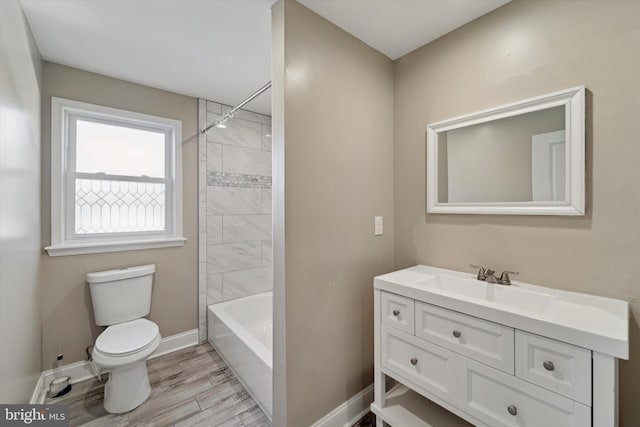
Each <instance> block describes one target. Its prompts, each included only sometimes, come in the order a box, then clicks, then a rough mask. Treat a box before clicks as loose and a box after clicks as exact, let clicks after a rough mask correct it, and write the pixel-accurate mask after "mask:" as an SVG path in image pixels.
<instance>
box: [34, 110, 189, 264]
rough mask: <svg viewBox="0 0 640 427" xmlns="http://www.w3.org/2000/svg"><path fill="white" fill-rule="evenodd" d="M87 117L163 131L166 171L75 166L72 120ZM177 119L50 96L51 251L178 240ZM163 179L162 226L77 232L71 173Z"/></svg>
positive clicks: (88, 176)
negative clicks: (115, 171)
mask: <svg viewBox="0 0 640 427" xmlns="http://www.w3.org/2000/svg"><path fill="white" fill-rule="evenodd" d="M78 120H87V121H92V122H97V123H103V124H107V125H116V126H125V127H129V128H132V129H142V130H149V131H155V132H161V133H164V134H165V177H164V178H157V177H144V176H139V177H135V176H128V175H111V174H103V173H87V172H78V171H77V170H76V164H75V158H76V139H75V132H76V124H77V122H78ZM181 137H182V122H181V121H179V120H174V119H168V118H164V117H158V116H152V115H148V114H142V113H136V112H132V111H127V110H121V109H117V108H111V107H104V106H100V105H95V104H89V103H85V102H79V101H73V100H69V99H64V98H58V97H51V246H47V247H46V248H45V250H46V251H47V253H48V254H49V255H50V256H62V255H79V254H87V253H100V252H116V251H126V250H137V249H151V248H161V247H172V246H182V245H184V242H185V241H186V239H185V238H184V237H183V235H182V144H181ZM102 177H105V178H107V180H110V181H125V180H126V181H128V182H132V181H137V182H148V183H164V184H165V229H164V230H153V231H136V232H111V233H90V234H78V233H76V232H75V184H76V179H82V178H86V179H96V178H102Z"/></svg>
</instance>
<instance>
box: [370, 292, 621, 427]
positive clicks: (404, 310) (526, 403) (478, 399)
mask: <svg viewBox="0 0 640 427" xmlns="http://www.w3.org/2000/svg"><path fill="white" fill-rule="evenodd" d="M374 283H375V282H374ZM472 284H473V283H472ZM482 286H484V284H482ZM383 288H387V289H386V290H385V289H383ZM403 290H404V287H403V286H395V285H394V284H393V283H391V284H389V283H388V282H381V283H380V284H379V286H377V287H376V288H375V289H374V302H375V305H374V309H375V318H374V322H375V323H374V333H375V400H374V402H373V403H372V404H371V410H372V411H373V412H374V413H375V414H376V415H377V423H378V427H382V426H384V425H392V426H394V427H410V426H420V427H428V426H438V425H443V424H442V423H443V422H445V423H446V424H445V425H452V426H458V425H460V426H462V425H468V424H467V422H468V423H471V424H473V425H477V426H486V427H502V426H504V427H507V426H517V427H546V426H563V427H565V426H566V427H588V426H595V427H605V426H607V427H615V426H617V422H618V421H617V358H616V357H613V356H611V355H607V354H603V353H602V352H600V351H597V350H598V349H593V348H592V349H590V348H586V347H583V346H580V345H575V343H569V342H566V341H562V340H559V339H556V338H557V337H550V336H545V335H542V334H540V333H539V332H540V328H537V327H536V323H535V321H534V322H533V323H531V324H532V325H533V326H532V327H531V329H533V331H530V330H527V328H525V327H524V326H527V322H521V321H520V320H519V318H518V317H514V316H512V314H511V313H509V311H510V310H508V309H505V311H506V312H507V314H506V315H504V316H503V317H500V316H493V315H490V316H488V317H491V319H486V318H483V317H480V316H478V315H477V313H481V312H482V309H479V310H476V309H472V310H470V311H471V314H468V313H467V312H461V310H459V309H460V308H461V307H463V306H464V305H459V304H456V302H455V299H454V300H451V301H452V302H451V303H449V301H450V299H449V298H444V299H441V298H439V297H438V295H437V294H434V295H425V296H424V297H422V293H421V291H420V287H418V286H413V287H411V286H409V287H407V291H406V292H403ZM402 293H404V294H402ZM429 296H431V297H429ZM589 297H590V296H589ZM438 303H439V304H438ZM456 308H457V309H458V310H456ZM493 309H494V308H492V310H493ZM511 311H513V310H511ZM488 313H491V312H490V311H489V312H488ZM623 315H624V313H623ZM540 317H541V316H540V315H537V316H536V317H535V318H534V320H535V319H539V318H540ZM496 318H498V319H499V320H500V319H504V321H503V322H497V321H495V319H496ZM511 318H513V319H515V320H514V321H513V322H510V319H511ZM510 323H513V324H510ZM564 326H565V325H558V326H557V329H558V331H560V332H562V329H561V328H562V327H564ZM536 332H537V333H536ZM550 335H553V333H551V334H550ZM594 342H595V341H594ZM595 346H596V345H594V347H595ZM389 378H391V379H393V380H395V383H396V385H395V387H393V388H392V389H391V390H387V388H386V385H387V383H388V381H387V380H388V379H389ZM427 399H428V400H427ZM434 403H435V404H437V405H439V406H440V407H441V408H444V409H446V410H448V411H449V412H451V413H453V414H455V415H457V416H458V417H460V418H456V417H453V416H451V415H450V414H449V415H446V413H445V415H444V416H445V417H447V416H449V417H450V419H449V420H450V421H449V420H447V421H443V418H442V417H443V412H444V411H442V409H441V408H438V409H437V410H434V409H433V408H434V407H435V405H433V404H434ZM421 408H423V409H421ZM424 408H426V409H424ZM433 417H436V418H437V419H436V418H433ZM463 420H464V421H463Z"/></svg>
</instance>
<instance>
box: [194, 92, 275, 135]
mask: <svg viewBox="0 0 640 427" xmlns="http://www.w3.org/2000/svg"><path fill="white" fill-rule="evenodd" d="M270 87H271V82H269V83H267V84H266V85H264V86H262V87H261V88H260V89H258V90H257V91H255V92H254V93H252V94H251V96H249V97H248V98H247V99H245V100H244V101H242V102H241V103H240V104H238V105H236V106H235V107H233V108H232V109H231V110H229V111H227V112H226V113H224V114H223V115H222V116H220V117H218V119H217V120H215V121H214V122H213V123H211V124H210V125H209V126H207V127H206V128H204V129H202V131H201V133H202V134H205V133H207V132H208V131H209V129H211V128H212V127H214V126H216V125H217V124H218V123H221V122H224V121H225V120H227V119H229V117H232V116H233V115H234V114H235V113H236V111H238V110H239V109H241V108H242V107H244V106H245V105H246V104H247V103H249V102H251V101H252V100H253V99H254V98H255V97H257V96H259V95H261V94H262V93H263V92H264V91H266V90H267V89H269V88H270Z"/></svg>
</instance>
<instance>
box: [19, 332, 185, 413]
mask: <svg viewBox="0 0 640 427" xmlns="http://www.w3.org/2000/svg"><path fill="white" fill-rule="evenodd" d="M196 344H198V330H197V329H192V330H190V331H186V332H182V333H179V334H176V335H171V336H168V337H165V338H162V340H161V341H160V344H159V345H158V348H157V349H156V351H154V352H153V353H152V354H151V356H149V359H153V358H154V357H158V356H162V355H164V354H167V353H171V352H174V351H177V350H181V349H183V348H186V347H191V346H193V345H196ZM106 372H107V371H106V370H103V371H101V373H102V374H103V373H106ZM56 376H64V377H69V378H71V384H75V383H77V382H80V381H84V380H88V379H89V378H93V377H94V376H95V375H94V373H93V371H92V370H91V362H89V361H87V360H81V361H80V362H75V363H70V364H68V365H63V366H61V367H60V368H59V369H55V370H54V369H49V370H48V371H44V372H42V374H40V379H39V380H38V382H37V384H36V387H35V390H34V391H33V395H32V396H31V402H30V403H32V404H36V403H44V400H45V397H46V395H47V390H49V384H51V381H53V379H54V378H55V377H56Z"/></svg>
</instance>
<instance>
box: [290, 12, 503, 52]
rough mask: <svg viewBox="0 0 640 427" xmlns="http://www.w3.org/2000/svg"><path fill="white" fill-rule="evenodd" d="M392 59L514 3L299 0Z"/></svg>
mask: <svg viewBox="0 0 640 427" xmlns="http://www.w3.org/2000/svg"><path fill="white" fill-rule="evenodd" d="M298 1H299V2H300V3H302V4H304V5H305V6H307V7H308V8H309V9H311V10H313V11H314V12H315V13H317V14H318V15H320V16H323V17H324V18H325V19H327V20H329V21H331V22H332V23H334V24H335V25H337V26H338V27H340V28H342V29H343V30H345V31H346V32H348V33H350V34H351V35H353V36H355V37H357V38H358V39H360V40H362V41H363V42H365V43H366V44H368V45H369V46H371V47H372V48H374V49H376V50H377V51H379V52H382V53H384V54H385V55H387V56H388V57H389V58H391V59H398V58H400V57H401V56H403V55H406V54H407V53H409V52H411V51H412V50H415V49H417V48H419V47H420V46H424V45H425V44H427V43H429V42H432V41H433V40H435V39H437V38H438V37H442V36H443V35H445V34H447V33H448V32H451V31H453V30H455V29H456V28H458V27H461V26H463V25H464V24H466V23H467V22H470V21H473V20H474V19H476V18H478V17H480V16H482V15H484V14H486V13H489V12H491V11H492V10H493V9H496V8H498V7H500V6H502V5H503V4H506V3H508V2H509V1H511V0H340V1H327V0H298Z"/></svg>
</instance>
